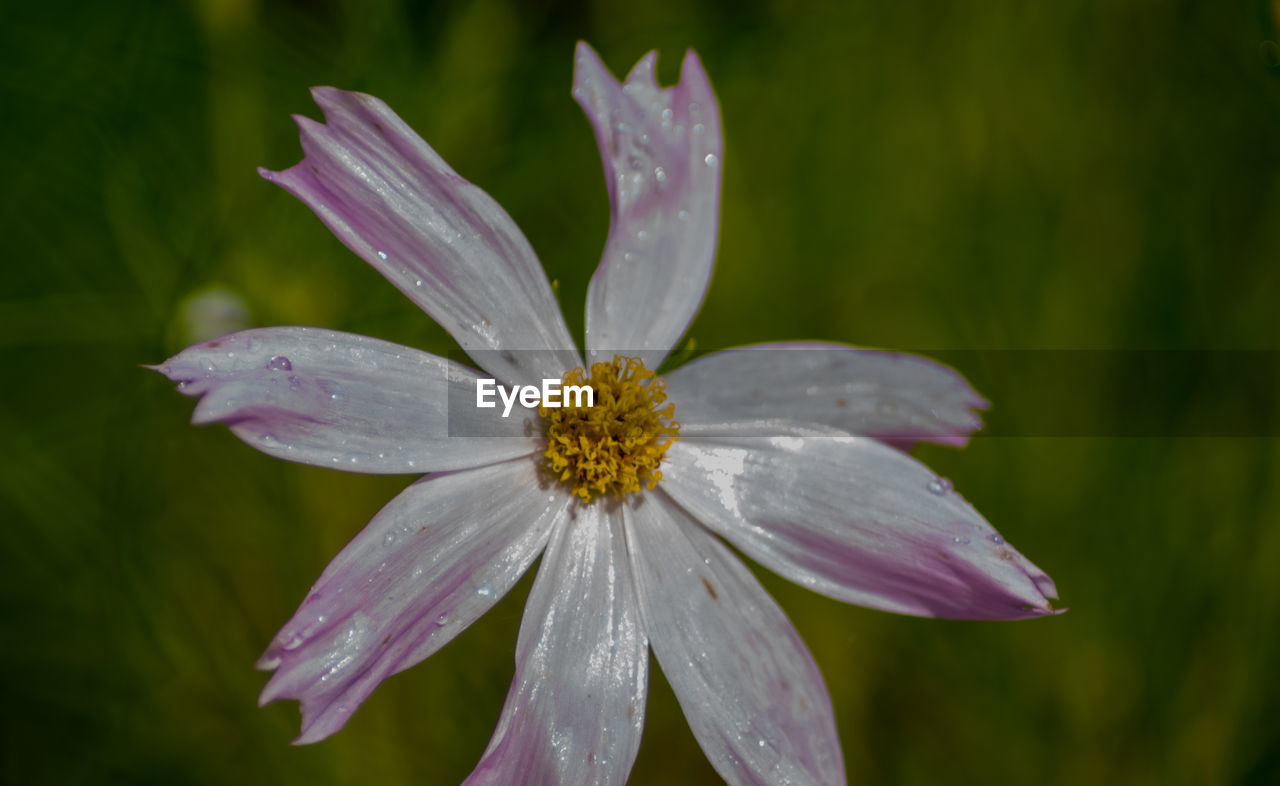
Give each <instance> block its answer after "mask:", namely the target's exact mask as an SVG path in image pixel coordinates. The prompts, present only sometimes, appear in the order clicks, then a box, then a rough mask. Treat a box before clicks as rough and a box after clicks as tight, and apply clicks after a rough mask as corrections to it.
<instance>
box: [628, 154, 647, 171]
mask: <svg viewBox="0 0 1280 786" xmlns="http://www.w3.org/2000/svg"><path fill="white" fill-rule="evenodd" d="M643 163H644V162H642V161H641V160H640V156H632V157H631V158H628V159H627V164H628V165H629V166H630V167H631V168H632V169H639V168H640V167H641V166H642V165H643Z"/></svg>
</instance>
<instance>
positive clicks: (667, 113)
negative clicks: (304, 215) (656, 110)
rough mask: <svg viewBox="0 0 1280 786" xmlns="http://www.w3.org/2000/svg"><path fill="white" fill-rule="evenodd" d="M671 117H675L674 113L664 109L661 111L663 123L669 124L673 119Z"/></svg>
mask: <svg viewBox="0 0 1280 786" xmlns="http://www.w3.org/2000/svg"><path fill="white" fill-rule="evenodd" d="M673 117H675V112H672V111H671V110H670V109H664V110H662V120H663V122H666V123H670V122H671V118H673Z"/></svg>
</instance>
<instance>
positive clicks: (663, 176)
mask: <svg viewBox="0 0 1280 786" xmlns="http://www.w3.org/2000/svg"><path fill="white" fill-rule="evenodd" d="M653 176H654V177H656V178H658V182H659V183H664V182H666V180H667V170H665V169H663V168H662V167H656V168H655V169H654V170H653Z"/></svg>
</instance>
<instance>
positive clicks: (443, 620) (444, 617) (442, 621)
mask: <svg viewBox="0 0 1280 786" xmlns="http://www.w3.org/2000/svg"><path fill="white" fill-rule="evenodd" d="M448 624H449V615H448V614H441V615H440V616H439V617H436V627H439V628H443V627H444V626H445V625H448Z"/></svg>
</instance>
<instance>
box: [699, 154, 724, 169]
mask: <svg viewBox="0 0 1280 786" xmlns="http://www.w3.org/2000/svg"><path fill="white" fill-rule="evenodd" d="M702 160H703V161H705V162H706V164H707V166H715V165H716V164H718V163H720V159H719V158H718V157H717V156H716V154H715V153H707V157H706V158H704V159H702Z"/></svg>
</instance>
